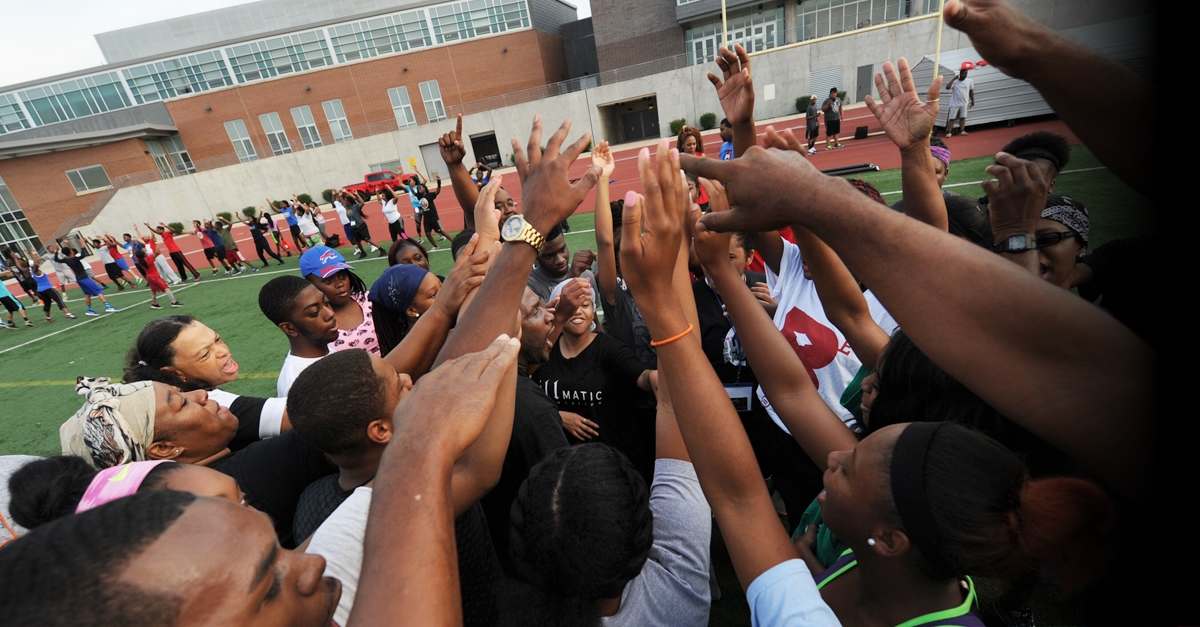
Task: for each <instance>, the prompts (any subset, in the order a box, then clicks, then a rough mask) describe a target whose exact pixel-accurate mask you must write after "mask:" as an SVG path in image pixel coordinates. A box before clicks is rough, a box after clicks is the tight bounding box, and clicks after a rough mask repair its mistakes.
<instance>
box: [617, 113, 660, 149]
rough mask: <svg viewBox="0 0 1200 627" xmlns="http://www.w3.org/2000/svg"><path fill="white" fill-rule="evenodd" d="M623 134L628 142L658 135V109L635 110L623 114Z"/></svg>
mask: <svg viewBox="0 0 1200 627" xmlns="http://www.w3.org/2000/svg"><path fill="white" fill-rule="evenodd" d="M621 134H622V136H623V137H624V139H625V141H627V142H635V141H638V140H641V139H648V138H651V137H658V111H655V110H653V109H649V110H646V111H634V112H632V113H622V114H621Z"/></svg>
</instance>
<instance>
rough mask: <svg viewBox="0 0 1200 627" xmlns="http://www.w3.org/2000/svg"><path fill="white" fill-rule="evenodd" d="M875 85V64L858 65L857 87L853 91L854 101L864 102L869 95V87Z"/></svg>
mask: <svg viewBox="0 0 1200 627" xmlns="http://www.w3.org/2000/svg"><path fill="white" fill-rule="evenodd" d="M874 85H875V66H874V65H860V66H858V89H856V90H855V92H854V102H866V99H867V96H869V95H871V87H872V86H874Z"/></svg>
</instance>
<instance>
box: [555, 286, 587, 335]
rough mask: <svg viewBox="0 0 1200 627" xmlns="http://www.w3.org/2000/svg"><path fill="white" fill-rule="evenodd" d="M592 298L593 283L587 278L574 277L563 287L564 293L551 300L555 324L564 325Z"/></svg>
mask: <svg viewBox="0 0 1200 627" xmlns="http://www.w3.org/2000/svg"><path fill="white" fill-rule="evenodd" d="M591 299H592V283H591V282H590V281H588V280H587V279H573V280H572V281H571V282H570V283H567V284H566V285H564V286H563V288H562V293H560V294H559V296H558V297H557V298H555V299H554V300H553V301H551V302H550V306H549V307H548V309H549V310H550V311H551V312H552V313H553V314H554V324H555V326H557V327H560V328H561V327H564V326H566V324H567V321H568V320H570V319H571V316H574V315H575V312H577V311H579V308H580V307H582V306H583V303H585V302H587V301H589V300H591Z"/></svg>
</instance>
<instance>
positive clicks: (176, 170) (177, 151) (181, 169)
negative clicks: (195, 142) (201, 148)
mask: <svg viewBox="0 0 1200 627" xmlns="http://www.w3.org/2000/svg"><path fill="white" fill-rule="evenodd" d="M144 141H145V142H146V148H147V149H149V150H150V157H151V158H152V159H154V165H155V167H157V168H158V173H159V175H160V176H162V177H163V178H164V179H169V178H174V177H176V176H183V175H184V174H195V173H196V165H195V164H194V163H192V157H191V155H189V154H188V152H187V149H186V148H184V147H183V140H182V139H180V138H179V136H178V135H170V136H167V137H163V138H161V139H146V140H144Z"/></svg>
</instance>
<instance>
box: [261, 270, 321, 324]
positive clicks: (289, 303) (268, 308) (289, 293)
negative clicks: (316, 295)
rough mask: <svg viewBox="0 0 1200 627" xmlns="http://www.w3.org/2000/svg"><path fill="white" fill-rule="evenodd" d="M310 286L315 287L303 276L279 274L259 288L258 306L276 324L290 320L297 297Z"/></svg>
mask: <svg viewBox="0 0 1200 627" xmlns="http://www.w3.org/2000/svg"><path fill="white" fill-rule="evenodd" d="M310 287H313V285H312V283H309V282H308V279H305V278H303V277H298V276H296V275H293V274H289V275H285V276H277V277H275V278H273V279H271V280H270V281H267V282H266V283H265V284H264V285H263V286H262V289H260V290H258V308H259V309H261V310H262V312H263V315H264V316H266V317H267V320H270V321H271V324H274V325H275V326H279V325H281V324H283V323H285V322H290V321H291V319H292V308H293V307H295V306H296V297H298V296H300V293H301V292H303V291H304V290H306V289H308V288H310ZM313 289H317V288H315V287H313Z"/></svg>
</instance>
